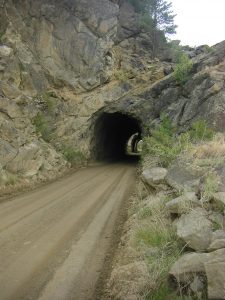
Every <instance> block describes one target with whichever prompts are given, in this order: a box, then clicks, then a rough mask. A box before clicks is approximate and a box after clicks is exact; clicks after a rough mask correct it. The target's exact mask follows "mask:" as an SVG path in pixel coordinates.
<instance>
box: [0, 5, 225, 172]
mask: <svg viewBox="0 0 225 300" xmlns="http://www.w3.org/2000/svg"><path fill="white" fill-rule="evenodd" d="M0 18H1V24H0V34H1V41H0V80H1V82H0V97H1V102H2V103H4V107H3V108H2V105H1V118H4V120H5V119H7V118H8V119H7V120H8V122H11V125H10V126H11V127H14V128H13V129H12V130H13V131H14V132H16V131H17V134H16V133H15V134H16V135H17V136H19V138H20V140H21V142H20V143H18V144H17V146H16V147H15V142H14V144H13V143H11V142H10V141H8V137H5V135H6V134H7V133H6V132H7V131H6V130H5V129H4V128H3V127H2V129H1V132H4V134H2V133H1V139H2V143H1V144H6V142H7V143H8V144H7V145H8V146H7V147H12V148H14V149H15V151H16V152H23V151H24V147H25V149H26V148H27V147H29V145H30V144H31V143H34V144H35V145H38V146H37V147H39V148H40V151H39V155H40V156H43V157H42V158H41V160H44V161H45V159H44V156H45V157H46V158H47V157H48V155H49V157H48V158H47V160H48V162H50V161H51V159H52V158H51V157H52V154H51V155H50V154H49V153H50V152H51V153H52V151H56V152H59V151H61V152H63V147H67V148H68V147H69V148H73V149H76V151H80V152H81V153H82V154H83V155H84V156H86V158H90V157H92V158H94V159H95V158H96V157H95V156H94V155H93V139H95V136H94V130H95V124H96V122H97V120H98V118H100V117H101V114H102V113H104V112H108V113H115V112H120V113H122V114H125V115H128V116H132V117H133V118H135V119H136V120H137V122H138V123H139V125H140V128H141V131H142V134H143V135H144V134H145V133H147V132H148V131H149V129H151V128H152V127H154V125H155V124H157V123H158V121H159V118H160V114H161V113H166V114H167V115H169V117H171V119H172V120H173V123H174V124H175V125H177V127H178V129H179V130H180V131H183V130H185V129H186V128H188V127H189V126H190V124H191V122H192V121H193V120H195V119H197V118H206V116H207V120H208V121H209V122H210V125H212V126H213V127H214V128H216V129H218V130H223V129H224V127H225V124H224V119H225V118H224V111H225V110H224V104H223V103H224V59H225V54H224V53H225V51H224V49H225V42H222V43H220V44H218V45H215V46H214V47H213V48H212V51H211V52H208V53H207V51H206V48H204V51H202V50H201V51H200V50H199V51H197V50H196V51H195V55H194V58H193V63H194V65H193V70H192V74H191V76H190V79H189V80H188V82H187V83H186V84H185V85H184V86H181V85H180V84H179V83H178V82H176V80H175V79H174V76H173V75H172V74H170V75H168V76H166V77H165V75H167V74H169V73H171V71H172V67H171V64H170V63H168V62H166V61H164V62H162V61H159V60H158V59H152V47H153V45H152V37H151V33H150V32H146V31H144V30H143V29H141V28H140V26H139V24H138V18H137V16H136V13H135V11H134V9H133V7H132V5H130V4H129V3H128V2H127V1H109V0H101V1H97V0H91V1H87V0H76V1H70V0H63V1H51V0H48V1H47V2H46V1H42V0H41V1H36V0H35V1H31V0H25V1H22V0H20V1H14V0H9V1H1V6H0ZM164 48H165V44H163V43H162V45H161V46H160V49H159V53H158V56H159V57H161V58H163V55H162V52H163V50H164ZM168 70H169V71H168ZM6 103H8V104H7V109H9V106H10V110H11V114H12V111H13V110H14V111H16V113H17V114H18V112H19V113H20V116H17V117H13V119H10V118H12V117H11V116H10V115H7V113H8V112H6V108H5V105H6ZM38 118H39V119H38ZM37 121H39V123H38V122H37ZM2 123H4V124H5V122H2ZM25 123H26V125H25ZM37 123H38V124H39V125H40V123H41V124H45V132H44V133H43V127H42V128H41V129H42V132H41V130H40V128H37ZM14 124H15V125H14ZM1 126H5V125H1ZM25 127H26V130H24V128H25ZM22 131H23V132H22ZM46 132H47V135H48V136H46ZM43 137H44V139H45V141H47V144H46V143H44V142H43V140H42V138H43ZM13 139H14V138H13ZM101 143H102V141H101V140H100V141H99V144H101ZM41 145H45V147H44V148H45V149H47V148H48V150H44V149H43V147H42V146H41ZM53 149H54V150H53ZM11 152H13V150H12V151H10V153H11ZM57 155H59V157H58V158H57V161H58V162H57V163H56V164H58V167H59V168H61V167H60V166H62V165H65V160H64V158H63V157H62V155H61V154H57ZM32 160H36V158H34V159H33V158H32ZM0 163H1V164H4V162H3V161H2V162H0ZM44 164H45V163H44ZM38 165H40V163H38V164H37V166H36V167H35V168H34V169H35V170H36V171H35V172H34V170H33V171H32V172H30V174H34V173H36V174H35V176H36V175H37V172H38V171H37V170H38V168H39V167H38ZM50 165H55V162H52V163H51V162H50ZM6 168H7V166H6ZM10 169H13V170H16V169H18V168H17V167H16V168H10ZM41 169H42V168H41ZM39 170H40V169H39ZM26 174H29V172H26Z"/></svg>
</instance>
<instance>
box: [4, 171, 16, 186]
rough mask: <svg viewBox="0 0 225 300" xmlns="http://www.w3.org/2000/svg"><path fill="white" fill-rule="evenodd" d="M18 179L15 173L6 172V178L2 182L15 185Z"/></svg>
mask: <svg viewBox="0 0 225 300" xmlns="http://www.w3.org/2000/svg"><path fill="white" fill-rule="evenodd" d="M18 181H19V178H18V176H17V175H14V174H8V175H7V177H6V180H5V182H4V184H5V185H7V186H8V185H15V184H16V183H17V182H18Z"/></svg>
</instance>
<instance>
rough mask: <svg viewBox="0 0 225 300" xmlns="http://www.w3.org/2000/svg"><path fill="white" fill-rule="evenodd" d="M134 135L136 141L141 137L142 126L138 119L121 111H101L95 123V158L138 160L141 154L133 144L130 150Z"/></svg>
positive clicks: (93, 145) (93, 153) (93, 152)
mask: <svg viewBox="0 0 225 300" xmlns="http://www.w3.org/2000/svg"><path fill="white" fill-rule="evenodd" d="M132 136H135V141H136V142H137V141H138V140H140V139H141V126H140V122H139V121H138V120H137V119H135V118H133V117H131V116H128V115H125V114H123V113H119V112H115V113H107V112H103V113H101V115H100V116H99V117H98V118H97V119H96V121H95V125H94V137H93V144H92V157H93V159H95V160H98V161H100V160H107V161H118V160H137V159H138V158H139V156H138V154H137V153H136V150H135V149H136V147H134V146H133V144H132V147H131V148H132V150H131V151H130V152H129V151H128V142H129V139H130V138H131V137H132ZM132 140H133V138H132Z"/></svg>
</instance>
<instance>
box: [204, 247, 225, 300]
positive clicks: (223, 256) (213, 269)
mask: <svg viewBox="0 0 225 300" xmlns="http://www.w3.org/2000/svg"><path fill="white" fill-rule="evenodd" d="M204 267H205V271H206V276H207V283H208V284H207V286H208V299H225V249H220V250H217V251H214V252H211V253H210V256H209V259H208V260H207V261H206V262H204Z"/></svg>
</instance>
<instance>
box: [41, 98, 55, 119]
mask: <svg viewBox="0 0 225 300" xmlns="http://www.w3.org/2000/svg"><path fill="white" fill-rule="evenodd" d="M42 100H43V102H44V104H45V106H46V109H47V112H48V113H49V114H51V113H53V111H54V108H55V103H54V101H53V100H52V98H51V97H50V96H49V94H48V93H45V94H43V95H42Z"/></svg>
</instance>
